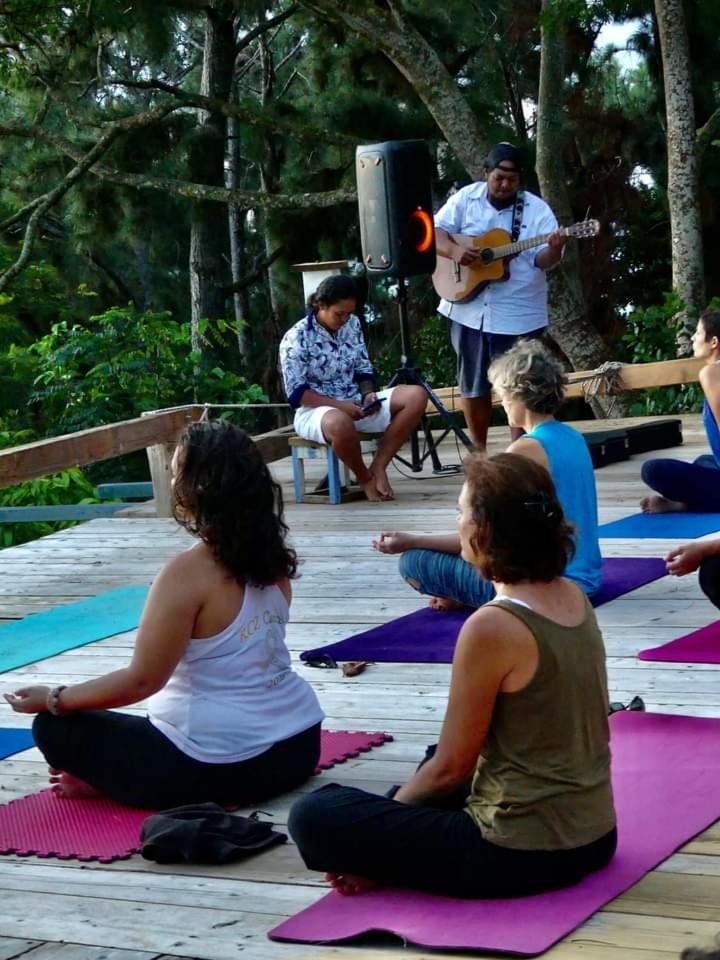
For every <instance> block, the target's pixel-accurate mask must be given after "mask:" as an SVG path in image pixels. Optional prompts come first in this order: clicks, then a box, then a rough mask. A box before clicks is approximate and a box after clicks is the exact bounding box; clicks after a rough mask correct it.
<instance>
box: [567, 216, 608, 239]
mask: <svg viewBox="0 0 720 960" xmlns="http://www.w3.org/2000/svg"><path fill="white" fill-rule="evenodd" d="M563 233H564V234H565V236H566V237H578V238H583V237H596V236H597V235H598V234H599V233H600V221H599V220H581V221H580V223H573V225H572V226H571V227H564V228H563Z"/></svg>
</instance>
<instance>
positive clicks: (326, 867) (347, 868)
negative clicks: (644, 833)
mask: <svg viewBox="0 0 720 960" xmlns="http://www.w3.org/2000/svg"><path fill="white" fill-rule="evenodd" d="M465 796H467V793H466V791H463V799H464V797H465ZM288 829H289V831H290V833H291V835H292V838H293V840H294V841H295V842H296V843H297V845H298V848H299V849H300V853H301V855H302V858H303V860H304V861H305V864H306V865H307V866H308V867H309V868H310V869H311V870H320V871H328V872H330V873H352V874H357V875H359V876H362V877H368V878H370V879H372V880H378V881H380V882H381V883H384V884H387V885H389V886H396V887H414V888H415V889H419V890H427V891H429V892H430V893H436V894H442V895H444V896H450V897H521V896H527V895H530V894H534V893H540V892H541V891H543V890H554V889H558V888H560V887H568V886H571V885H572V884H574V883H578V882H579V881H580V880H582V878H583V877H584V876H585V875H586V874H588V873H592V872H593V871H594V870H598V869H600V867H604V866H605V865H606V864H607V863H608V862H609V861H610V859H611V858H612V855H613V854H614V852H615V846H616V844H617V832H616V830H614V829H613V830H611V831H610V833H608V834H606V835H605V836H603V837H601V838H600V839H599V840H596V841H594V842H593V843H589V844H587V845H586V846H583V847H576V848H575V849H573V850H553V851H544V850H532V851H528V850H511V849H509V848H507V847H499V846H497V845H496V844H493V843H489V842H488V841H487V840H485V839H483V836H482V834H481V832H480V829H479V828H478V827H477V825H476V824H475V822H474V821H473V820H472V818H471V817H470V816H469V814H467V813H465V812H464V811H463V810H462V809H456V810H448V809H438V808H435V807H415V806H409V805H408V804H405V803H398V802H397V801H396V800H390V799H388V798H387V797H379V796H377V795H375V794H372V793H367V792H366V791H364V790H358V789H356V788H355V787H343V786H340V785H339V784H336V783H331V784H328V786H326V787H322V788H321V789H320V790H316V791H314V792H313V793H310V794H307V795H306V796H304V797H301V798H300V800H298V801H297V802H296V803H295V804H294V805H293V807H292V810H291V811H290V818H289V820H288Z"/></svg>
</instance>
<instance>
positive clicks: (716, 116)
mask: <svg viewBox="0 0 720 960" xmlns="http://www.w3.org/2000/svg"><path fill="white" fill-rule="evenodd" d="M718 131H720V107H718V108H717V110H715V111H714V112H713V113H712V114H711V115H710V117H709V119H708V120H707V121H706V122H705V123H704V124H703V125H702V127H700V129H699V130H698V132H697V135H696V147H697V158H698V163H701V162H702V159H703V157H704V155H705V151H706V150H707V148H708V147H709V146H710V144H711V143H712V140H713V137H715V135H716V134H717V133H718Z"/></svg>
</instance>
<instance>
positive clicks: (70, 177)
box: [0, 127, 122, 293]
mask: <svg viewBox="0 0 720 960" xmlns="http://www.w3.org/2000/svg"><path fill="white" fill-rule="evenodd" d="M121 133H122V130H121V129H120V128H119V127H114V128H113V129H112V130H108V131H107V133H105V134H103V136H102V137H101V138H100V139H99V140H98V142H97V143H96V144H95V146H94V147H93V148H92V149H91V150H89V151H88V152H87V154H86V155H85V156H84V157H83V159H82V160H81V161H80V162H79V163H77V164H76V165H75V166H74V167H73V169H72V170H71V171H70V173H68V174H67V176H66V177H64V179H63V180H62V182H61V183H59V184H58V185H57V186H56V187H54V188H53V189H52V190H50V191H49V192H48V193H46V194H45V195H44V196H43V197H42V198H41V199H40V202H39V203H38V204H37V205H36V206H35V209H34V210H33V212H32V214H31V215H30V219H29V220H28V222H27V226H26V228H25V237H24V239H23V245H22V249H21V250H20V255H19V256H18V258H17V260H16V261H15V263H13V264H11V265H10V266H9V267H8V268H7V270H5V272H4V273H2V274H0V293H2V291H3V290H4V289H5V288H6V287H7V286H8V284H9V283H10V282H11V281H12V280H14V279H15V277H16V276H17V275H18V274H19V273H21V272H22V270H24V269H25V266H26V264H27V262H28V260H29V259H30V254H31V253H32V247H33V243H34V240H35V234H36V232H37V227H38V223H39V220H40V217H41V216H42V215H43V213H45V212H46V211H47V210H49V209H50V207H52V206H53V204H55V203H57V202H58V200H60V198H61V197H63V196H64V195H65V194H66V193H67V192H68V190H70V189H71V188H72V187H73V186H74V185H75V184H76V183H77V181H78V180H79V179H80V178H81V177H82V176H83V174H84V173H86V171H88V170H89V169H90V168H91V167H92V165H93V164H94V163H96V162H97V160H98V159H99V158H100V157H101V156H102V155H103V154H104V153H105V152H106V151H107V150H109V148H110V146H111V145H112V143H113V141H114V140H116V139H117V138H118V137H119V136H120V134H121Z"/></svg>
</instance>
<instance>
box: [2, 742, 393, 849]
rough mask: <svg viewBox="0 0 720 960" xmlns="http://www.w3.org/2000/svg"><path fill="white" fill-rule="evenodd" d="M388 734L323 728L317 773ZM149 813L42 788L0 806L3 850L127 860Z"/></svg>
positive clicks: (135, 846) (360, 751)
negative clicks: (58, 794) (68, 796)
mask: <svg viewBox="0 0 720 960" xmlns="http://www.w3.org/2000/svg"><path fill="white" fill-rule="evenodd" d="M388 740H392V737H391V736H390V735H389V734H387V733H364V732H352V731H347V730H323V731H322V742H321V749H320V760H319V762H318V769H317V770H316V773H319V772H320V771H321V770H327V769H328V768H329V767H332V766H334V765H335V764H336V763H344V762H345V761H346V760H349V759H350V758H351V757H357V756H359V754H360V753H364V752H365V751H367V750H371V749H372V748H373V747H379V746H382V744H383V743H385V742H386V741H388ZM30 746H32V743H31V744H30ZM151 813H153V811H152V810H137V809H135V808H133V807H124V806H122V804H119V803H115V801H114V800H108V799H106V798H104V797H100V798H97V799H85V800H80V799H78V800H73V799H63V798H62V797H58V796H57V795H56V794H55V793H54V792H53V791H52V790H41V791H40V793H34V794H32V795H30V796H28V797H21V798H20V799H19V800H11V801H10V803H8V804H5V805H3V806H0V854H3V853H16V854H19V855H20V856H30V855H34V856H37V857H56V858H58V859H60V860H71V859H74V860H99V861H100V862H101V863H111V862H112V861H113V860H126V859H127V858H128V857H130V856H132V854H133V853H137V851H138V850H139V849H140V827H141V826H142V824H143V821H144V820H145V819H146V818H147V817H149V816H150V814H151Z"/></svg>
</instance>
